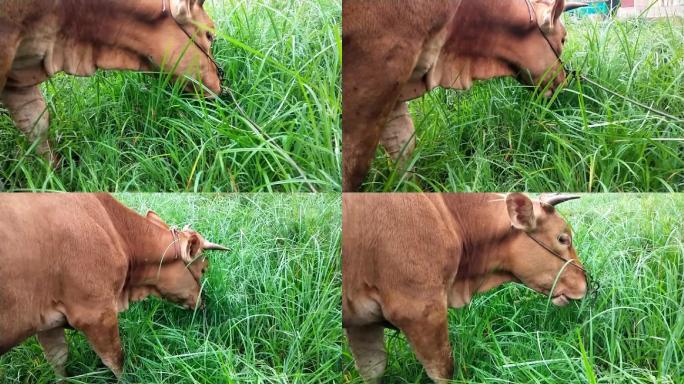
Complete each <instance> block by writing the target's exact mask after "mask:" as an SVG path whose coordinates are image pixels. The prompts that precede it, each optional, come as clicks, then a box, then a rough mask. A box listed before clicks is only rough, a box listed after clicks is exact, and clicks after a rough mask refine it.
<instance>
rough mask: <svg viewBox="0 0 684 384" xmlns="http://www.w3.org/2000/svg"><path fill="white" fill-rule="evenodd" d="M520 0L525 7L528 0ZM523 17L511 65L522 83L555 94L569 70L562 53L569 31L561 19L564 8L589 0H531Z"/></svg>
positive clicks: (565, 9)
mask: <svg viewBox="0 0 684 384" xmlns="http://www.w3.org/2000/svg"><path fill="white" fill-rule="evenodd" d="M513 1H519V2H520V3H521V5H520V6H521V7H524V3H525V2H526V1H528V0H513ZM527 4H528V5H531V9H530V8H528V9H527V10H526V11H523V14H524V15H526V16H525V17H526V19H525V20H520V23H521V27H522V28H521V30H523V31H525V33H523V34H521V35H520V36H519V43H518V44H517V46H516V49H515V50H513V51H512V52H511V57H510V60H509V65H511V66H512V67H513V69H514V70H515V72H516V75H517V78H518V80H519V81H520V82H522V83H524V84H529V85H535V86H539V88H540V89H541V90H543V92H544V96H545V97H551V95H553V92H554V90H555V89H556V88H558V87H560V86H561V85H563V83H564V82H565V75H566V74H565V70H564V69H563V66H562V63H561V62H560V61H559V60H558V57H557V56H556V55H558V56H560V55H561V53H562V52H563V46H564V45H565V38H566V35H567V31H566V30H565V26H564V25H563V22H562V20H561V15H562V14H563V12H564V11H568V10H571V9H575V8H578V7H581V6H586V5H587V4H585V3H570V2H568V3H566V2H565V1H564V0H529V3H527Z"/></svg>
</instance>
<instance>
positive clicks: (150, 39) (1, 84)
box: [0, 0, 221, 162]
mask: <svg viewBox="0 0 684 384" xmlns="http://www.w3.org/2000/svg"><path fill="white" fill-rule="evenodd" d="M203 3H204V0H117V1H111V0H88V1H84V0H0V36H2V38H0V102H2V103H3V104H4V105H5V106H6V107H7V109H8V110H9V111H10V113H11V115H12V118H13V120H14V122H15V124H16V125H17V127H18V128H19V129H20V130H21V131H22V132H24V134H26V136H27V137H28V139H29V140H31V141H36V140H38V141H39V144H38V146H37V151H38V152H39V153H41V154H43V155H45V156H47V157H49V158H50V159H51V160H52V161H53V162H54V161H55V158H54V154H53V153H52V152H51V149H50V144H49V142H48V141H47V133H48V128H49V115H48V111H47V107H46V104H45V99H44V98H43V95H42V94H41V92H40V89H39V85H40V83H42V82H44V81H45V80H47V79H49V78H50V77H51V76H53V75H54V74H55V73H58V72H66V73H68V74H71V75H77V76H90V75H92V74H94V73H95V71H96V70H97V69H122V70H135V71H146V70H153V69H161V70H162V71H164V72H168V73H172V74H174V75H175V76H176V77H178V78H183V77H185V76H189V77H192V78H195V79H196V81H199V82H201V83H202V84H203V85H205V86H206V87H207V88H208V89H209V90H211V91H212V92H214V93H216V94H218V93H220V91H221V81H220V79H219V73H218V71H219V69H218V68H217V67H216V66H215V64H214V61H213V57H212V56H211V43H212V41H213V38H214V37H213V34H212V32H211V31H212V30H213V28H214V25H213V23H212V21H211V19H210V18H209V16H208V15H207V13H206V12H205V11H204V7H203ZM186 33H187V34H186ZM188 35H192V36H194V43H193V42H192V41H191V40H190V39H189V37H188ZM188 87H189V88H194V87H195V86H194V85H193V83H192V82H191V83H190V84H189V86H188Z"/></svg>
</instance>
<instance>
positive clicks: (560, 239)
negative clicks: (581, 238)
mask: <svg viewBox="0 0 684 384" xmlns="http://www.w3.org/2000/svg"><path fill="white" fill-rule="evenodd" d="M558 242H559V243H561V244H563V245H570V236H568V235H567V234H566V233H561V234H560V235H558Z"/></svg>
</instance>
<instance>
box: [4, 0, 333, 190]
mask: <svg viewBox="0 0 684 384" xmlns="http://www.w3.org/2000/svg"><path fill="white" fill-rule="evenodd" d="M207 5H208V9H209V13H210V14H211V15H212V17H213V19H214V21H215V22H216V25H217V41H216V43H215V47H214V53H215V57H216V60H217V61H218V62H219V63H220V65H221V66H222V67H223V68H224V69H225V71H226V80H225V81H224V85H227V86H229V87H230V88H231V89H232V92H233V94H234V95H235V98H236V99H237V100H238V102H239V104H240V106H241V108H242V109H244V112H245V114H246V116H245V115H243V114H242V113H241V112H240V110H239V108H238V107H237V106H236V105H235V104H234V102H233V100H232V99H231V98H230V97H229V96H226V97H223V98H222V99H221V100H217V101H214V102H206V101H202V100H196V99H195V98H193V97H191V96H188V95H185V94H184V93H183V92H182V91H181V90H180V89H178V87H173V86H171V85H169V84H168V79H167V77H166V76H161V75H143V74H136V73H122V72H101V73H98V74H97V75H96V76H94V77H92V78H87V79H79V78H76V77H72V76H64V75H60V76H56V77H55V78H53V79H52V80H50V81H49V82H47V83H46V84H45V85H44V93H46V94H47V100H48V107H49V110H50V114H51V116H52V124H51V131H50V136H51V137H52V138H53V139H56V140H57V142H58V144H57V147H56V148H57V152H58V153H59V154H60V156H61V157H62V158H63V159H64V164H63V166H62V167H61V169H59V170H57V171H53V170H52V169H51V167H50V166H49V165H48V164H47V163H46V162H45V161H43V160H42V159H41V158H40V157H38V156H36V155H35V154H34V153H33V151H32V149H31V143H29V142H27V140H26V139H25V138H24V137H23V135H21V134H20V133H19V132H18V130H17V129H16V128H15V127H14V125H13V123H12V121H11V120H10V118H9V116H7V115H6V114H5V115H2V113H1V112H0V190H2V189H3V188H4V189H7V190H17V189H29V190H68V191H73V190H78V191H94V190H97V191H100V190H107V191H143V192H160V191H162V192H163V191H169V192H178V191H193V192H211V191H222V192H228V191H240V192H248V191H251V192H253V191H285V192H295V191H311V190H317V191H334V190H339V189H340V173H341V172H340V164H341V163H340V143H341V130H340V114H341V112H340V111H341V99H340V94H341V92H340V80H339V78H340V71H341V69H340V68H341V60H340V58H341V43H340V37H339V35H340V19H341V3H340V1H339V0H302V1H297V2H296V5H297V6H293V3H292V2H291V1H281V0H249V1H247V0H210V1H208V2H207ZM0 111H1V108H0ZM250 121H253V122H255V123H256V126H253V125H252V124H251V123H250Z"/></svg>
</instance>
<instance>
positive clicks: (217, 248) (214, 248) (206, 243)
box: [202, 240, 230, 251]
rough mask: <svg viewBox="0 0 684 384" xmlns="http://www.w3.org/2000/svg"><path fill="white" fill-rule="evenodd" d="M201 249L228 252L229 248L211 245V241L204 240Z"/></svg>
mask: <svg viewBox="0 0 684 384" xmlns="http://www.w3.org/2000/svg"><path fill="white" fill-rule="evenodd" d="M202 248H203V249H213V250H216V251H230V249H229V248H226V247H224V246H223V245H219V244H215V243H212V242H211V241H206V240H204V244H203V245H202Z"/></svg>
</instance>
